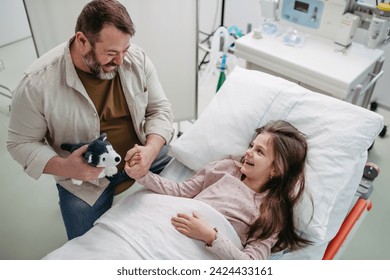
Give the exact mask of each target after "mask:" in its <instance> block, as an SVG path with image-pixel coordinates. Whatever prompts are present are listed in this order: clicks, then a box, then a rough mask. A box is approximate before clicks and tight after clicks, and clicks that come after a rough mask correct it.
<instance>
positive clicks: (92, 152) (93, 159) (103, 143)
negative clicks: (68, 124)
mask: <svg viewBox="0 0 390 280" xmlns="http://www.w3.org/2000/svg"><path fill="white" fill-rule="evenodd" d="M86 144H88V143H79V144H68V143H64V144H62V145H61V149H63V150H65V151H69V152H73V151H75V150H77V149H78V148H80V147H82V146H84V145H86ZM83 157H84V159H85V161H86V162H87V163H88V164H90V165H92V166H95V167H104V169H103V171H102V172H101V173H100V174H99V177H98V178H103V177H105V176H109V177H111V176H113V175H115V174H116V173H117V172H118V169H117V168H116V166H117V165H118V164H119V163H120V161H121V160H122V158H121V156H120V155H119V154H118V153H117V152H116V151H115V150H114V148H113V147H112V145H111V143H110V142H108V141H107V135H106V134H105V133H103V134H102V135H100V137H99V138H98V139H96V140H94V141H92V142H91V143H89V144H88V148H87V150H86V152H85V153H84V154H83ZM82 182H83V181H80V180H76V179H72V183H73V184H75V185H81V183H82Z"/></svg>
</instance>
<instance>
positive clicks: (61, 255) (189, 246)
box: [44, 189, 241, 260]
mask: <svg viewBox="0 0 390 280" xmlns="http://www.w3.org/2000/svg"><path fill="white" fill-rule="evenodd" d="M192 211H196V212H197V213H199V214H200V215H201V216H202V217H204V219H205V220H206V221H207V222H208V223H210V224H211V225H212V226H213V227H216V228H218V231H219V232H220V233H221V234H223V235H225V236H226V237H228V238H230V239H231V240H232V241H233V242H234V243H235V244H236V246H238V247H241V242H240V239H239V237H238V236H237V234H236V232H235V231H234V228H233V227H232V226H231V224H230V223H229V222H228V221H227V220H226V218H225V217H224V216H223V215H222V214H220V213H219V212H218V211H216V210H215V209H214V208H212V207H211V206H209V205H207V204H205V203H203V202H201V201H198V200H194V199H188V198H180V197H172V196H166V195H159V194H155V193H153V192H150V191H148V190H143V189H141V190H139V191H137V192H135V193H134V194H131V195H129V196H128V197H125V198H123V199H122V200H120V201H119V202H118V204H116V205H115V206H114V207H113V208H112V209H110V210H109V211H108V212H106V213H105V214H104V215H103V216H102V217H101V218H100V219H98V220H97V221H96V223H95V226H94V227H93V228H92V229H91V230H90V231H88V232H87V233H86V234H84V235H83V236H80V237H77V238H75V239H72V240H70V241H68V242H67V243H66V244H65V245H63V246H62V247H60V248H58V249H57V250H55V251H53V252H51V253H50V254H48V255H47V256H45V257H44V259H45V260H54V259H57V260H58V259H61V260H85V259H87V260H99V259H103V260H108V259H109V260H124V259H126V260H208V259H215V256H214V255H213V254H212V253H211V252H210V251H208V250H207V249H206V248H205V244H204V242H201V241H198V240H195V239H192V238H189V237H187V236H185V235H183V234H181V233H179V232H178V231H176V229H175V228H174V227H173V226H172V224H171V217H173V216H175V215H176V214H177V213H178V212H182V213H187V214H191V213H192Z"/></svg>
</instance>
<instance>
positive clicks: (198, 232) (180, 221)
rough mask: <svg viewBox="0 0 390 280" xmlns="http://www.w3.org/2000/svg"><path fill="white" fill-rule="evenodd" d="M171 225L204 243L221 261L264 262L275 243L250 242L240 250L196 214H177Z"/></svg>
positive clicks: (268, 240) (270, 240)
mask: <svg viewBox="0 0 390 280" xmlns="http://www.w3.org/2000/svg"><path fill="white" fill-rule="evenodd" d="M172 225H173V226H174V227H175V228H176V230H177V231H179V232H180V233H182V234H184V235H186V236H188V237H190V238H194V239H197V240H201V241H204V242H205V243H206V248H207V250H209V251H211V252H213V254H214V255H216V256H217V257H218V258H219V259H223V260H251V259H254V260H266V259H268V258H269V257H270V255H271V248H272V247H273V246H274V244H275V243H276V239H275V238H273V237H272V238H269V239H266V240H262V241H260V240H251V241H249V242H248V243H247V244H245V247H244V249H242V250H241V249H239V248H237V247H236V246H235V245H234V244H233V243H232V242H231V241H230V240H229V239H228V238H226V237H224V236H223V235H222V234H220V233H218V231H217V229H214V228H212V227H211V226H210V225H209V224H207V223H206V222H205V221H204V220H203V219H201V218H200V217H199V216H198V215H197V214H196V213H193V215H192V216H190V215H186V214H182V213H179V214H177V216H175V217H173V218H172Z"/></svg>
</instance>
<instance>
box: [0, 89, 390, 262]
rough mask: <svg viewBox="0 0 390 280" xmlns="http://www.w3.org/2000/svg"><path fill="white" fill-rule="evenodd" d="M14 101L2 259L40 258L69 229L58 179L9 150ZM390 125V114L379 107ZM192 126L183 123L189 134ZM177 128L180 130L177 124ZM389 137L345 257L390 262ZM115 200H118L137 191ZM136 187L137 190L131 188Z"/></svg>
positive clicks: (2, 130) (1, 186)
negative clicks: (36, 171) (37, 173)
mask: <svg viewBox="0 0 390 280" xmlns="http://www.w3.org/2000/svg"><path fill="white" fill-rule="evenodd" d="M214 91H215V85H214V84H211V85H210V86H207V87H200V90H199V98H198V112H199V114H200V113H201V112H202V111H203V109H204V108H205V107H206V106H207V104H208V102H209V101H210V100H211V98H212V97H213V95H214ZM9 103H10V100H9V99H7V98H6V97H3V96H0V159H1V160H0V223H1V226H0V259H2V260H7V259H8V260H32V259H41V258H42V257H44V256H45V255H46V254H48V253H49V252H51V251H52V250H54V249H56V248H58V247H59V246H61V245H62V244H64V243H65V242H66V234H65V228H64V226H63V222H62V218H61V213H60V209H59V205H58V196H57V190H56V187H55V184H54V180H53V179H52V178H51V177H50V176H47V175H44V176H42V177H41V178H40V179H39V180H38V181H35V180H34V179H32V178H30V177H28V176H27V175H26V174H25V173H24V172H23V171H22V169H21V167H20V166H19V165H18V164H17V163H16V162H15V161H13V159H12V158H11V156H10V155H9V154H8V152H7V151H6V144H5V143H6V137H7V126H8V120H9ZM377 112H378V113H380V114H382V115H383V116H384V119H385V123H386V121H390V112H389V111H387V110H384V109H382V108H380V107H379V108H378V111H377ZM190 125H191V123H190V122H183V123H180V131H181V132H184V133H185V129H186V127H188V126H190ZM177 128H179V126H177ZM389 147H390V136H388V135H386V136H385V137H383V138H381V137H378V138H377V139H376V140H375V144H374V146H373V148H372V149H371V150H370V152H369V161H371V162H374V163H376V164H377V165H379V167H380V168H381V173H380V175H379V177H378V178H377V179H376V180H375V182H374V186H375V190H374V193H373V194H372V196H371V199H372V202H373V207H372V209H371V211H369V212H368V214H367V216H366V218H365V219H364V220H363V222H362V224H361V225H360V228H359V230H358V231H357V232H356V233H355V235H354V237H353V239H352V240H351V241H350V242H349V244H348V246H347V247H346V248H345V250H344V254H343V255H342V257H341V258H342V259H347V260H389V259H390V242H388V237H389V236H390V220H389V219H387V218H388V217H389V213H390V188H389V186H388V184H387V183H388V182H390V172H389V170H390V149H389ZM137 187H138V186H133V187H132V188H131V189H130V190H128V191H126V192H124V193H122V194H121V195H119V196H117V197H116V198H115V201H114V203H115V202H117V201H118V200H119V199H120V198H122V197H123V196H126V195H128V194H129V193H130V192H131V191H133V190H134V188H137ZM132 189H133V190H132Z"/></svg>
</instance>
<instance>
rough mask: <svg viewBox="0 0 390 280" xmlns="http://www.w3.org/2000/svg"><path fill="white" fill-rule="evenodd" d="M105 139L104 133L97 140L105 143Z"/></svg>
mask: <svg viewBox="0 0 390 280" xmlns="http://www.w3.org/2000/svg"><path fill="white" fill-rule="evenodd" d="M106 139H107V134H106V133H102V135H100V137H99V138H98V140H101V141H106Z"/></svg>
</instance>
